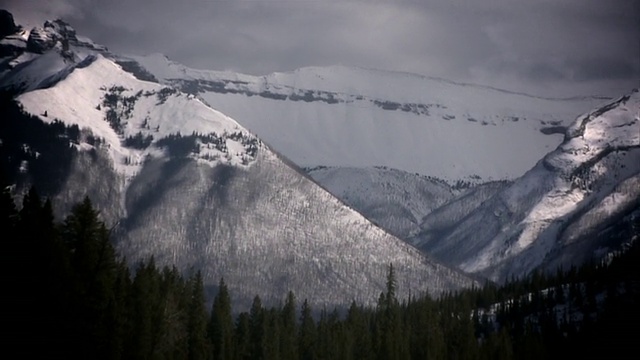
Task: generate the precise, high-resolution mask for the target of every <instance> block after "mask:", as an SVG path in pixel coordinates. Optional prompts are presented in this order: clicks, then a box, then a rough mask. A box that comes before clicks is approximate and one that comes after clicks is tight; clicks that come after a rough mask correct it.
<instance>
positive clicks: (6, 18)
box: [0, 9, 20, 39]
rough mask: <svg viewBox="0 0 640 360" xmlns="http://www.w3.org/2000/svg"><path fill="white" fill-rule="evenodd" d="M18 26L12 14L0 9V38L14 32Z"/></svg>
mask: <svg viewBox="0 0 640 360" xmlns="http://www.w3.org/2000/svg"><path fill="white" fill-rule="evenodd" d="M18 30H20V28H19V27H18V26H16V23H15V22H14V21H13V15H11V13H10V12H8V11H7V10H2V9H0V39H3V38H4V37H5V36H7V35H11V34H15V33H16V32H17V31H18Z"/></svg>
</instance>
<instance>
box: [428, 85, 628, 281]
mask: <svg viewBox="0 0 640 360" xmlns="http://www.w3.org/2000/svg"><path fill="white" fill-rule="evenodd" d="M639 208H640V94H639V93H638V92H637V91H634V92H633V93H631V94H630V95H627V96H624V97H622V98H620V99H619V100H617V101H614V102H612V103H610V104H608V105H606V106H603V107H601V108H599V109H597V110H595V111H592V112H590V113H587V114H586V115H583V116H580V117H579V118H578V119H577V120H576V121H575V122H574V123H573V124H572V125H571V126H570V127H569V128H568V129H567V131H566V134H565V139H564V141H563V143H562V144H561V145H560V146H559V147H558V148H557V149H556V150H555V151H553V152H551V153H550V154H548V155H547V156H546V157H545V158H544V159H543V160H541V161H540V162H539V163H538V164H537V165H536V166H535V167H534V168H533V169H532V170H530V171H529V172H527V173H526V174H525V175H524V176H522V177H521V178H519V179H517V180H516V181H515V182H514V183H513V184H512V185H511V186H509V187H508V188H506V189H505V190H503V191H501V192H499V193H498V194H496V195H495V196H493V197H492V198H490V199H489V200H487V201H485V202H484V203H482V204H481V205H480V206H479V207H478V208H477V209H476V210H474V211H473V212H472V213H471V214H469V215H468V216H467V217H465V218H464V219H462V221H460V222H458V223H457V224H455V228H454V229H453V230H452V231H451V232H449V233H448V234H447V235H446V236H443V237H441V238H439V239H438V240H437V241H435V242H431V243H430V245H429V246H428V249H429V251H430V252H431V253H432V254H433V255H434V256H435V257H437V258H439V259H441V260H443V261H446V262H448V263H450V264H453V265H455V266H459V267H460V268H462V269H463V270H466V271H469V272H477V273H482V274H485V275H488V276H490V277H491V278H493V279H495V280H504V279H506V278H507V277H508V276H510V275H516V276H523V275H526V274H527V273H528V272H530V271H531V270H533V269H535V268H537V267H540V266H542V267H547V268H550V269H553V266H558V265H564V266H567V265H568V264H571V263H580V262H582V261H585V260H588V259H589V258H590V257H591V256H593V255H602V254H603V253H607V252H608V251H610V250H612V249H615V247H616V246H619V245H620V244H619V242H618V243H616V242H612V241H611V240H610V239H608V238H607V237H606V236H602V232H603V231H606V230H607V229H608V228H610V227H611V226H622V225H621V224H625V223H630V222H632V221H635V220H634V219H637V217H638V216H639V215H640V214H639V211H638V209H639ZM628 240H629V239H620V241H628Z"/></svg>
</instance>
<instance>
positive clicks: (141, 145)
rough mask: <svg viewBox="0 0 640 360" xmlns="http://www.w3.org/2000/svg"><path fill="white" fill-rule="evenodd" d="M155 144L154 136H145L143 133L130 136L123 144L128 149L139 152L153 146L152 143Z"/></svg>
mask: <svg viewBox="0 0 640 360" xmlns="http://www.w3.org/2000/svg"><path fill="white" fill-rule="evenodd" d="M152 142H153V136H152V135H146V136H145V135H143V134H142V132H138V133H137V134H135V135H134V136H129V137H127V138H125V139H124V141H123V144H124V146H126V147H130V148H134V149H138V150H144V149H146V148H148V147H149V145H151V143H152Z"/></svg>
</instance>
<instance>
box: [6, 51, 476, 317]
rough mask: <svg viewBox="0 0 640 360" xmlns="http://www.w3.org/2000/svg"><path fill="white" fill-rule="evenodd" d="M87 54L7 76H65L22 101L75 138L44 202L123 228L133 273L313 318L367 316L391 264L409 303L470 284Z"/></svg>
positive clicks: (184, 104)
mask: <svg viewBox="0 0 640 360" xmlns="http://www.w3.org/2000/svg"><path fill="white" fill-rule="evenodd" d="M89 52H90V54H89V55H88V56H87V57H85V58H84V59H81V60H79V61H76V60H75V59H67V61H62V62H60V61H59V59H60V57H63V58H64V54H62V53H61V52H59V51H57V50H56V49H49V50H47V51H45V52H44V54H41V55H37V54H36V55H33V59H32V61H28V62H24V63H22V64H20V65H18V66H16V67H15V68H13V69H12V70H9V73H11V74H13V73H14V71H15V70H16V68H18V67H19V69H18V70H19V71H20V72H21V73H22V74H29V75H33V76H34V77H33V79H38V78H39V77H38V72H39V70H40V69H41V67H40V66H39V65H37V64H41V65H46V63H47V62H50V63H49V65H50V66H49V67H48V69H57V73H56V72H53V71H52V72H53V73H52V74H48V75H47V76H46V77H47V78H49V79H55V82H54V81H52V82H51V83H49V84H48V86H47V87H46V88H39V89H38V88H37V86H36V87H32V86H31V85H32V84H30V83H27V84H26V85H27V86H26V87H23V88H21V89H22V91H23V93H22V94H21V95H19V96H18V97H17V98H16V100H17V101H18V102H19V104H21V105H22V106H23V109H24V111H26V112H27V113H30V114H33V115H35V116H38V117H39V118H40V119H41V120H42V121H44V122H54V121H55V120H59V121H62V122H63V123H64V124H67V125H78V126H79V128H80V132H81V134H80V137H79V139H78V141H77V142H75V141H71V142H70V146H75V149H77V152H76V153H75V155H73V156H72V157H71V158H70V159H60V160H61V161H68V162H70V163H71V164H70V165H69V166H68V168H69V169H70V171H69V174H67V176H66V178H65V179H64V181H63V182H62V185H61V188H60V189H59V191H58V192H57V193H53V194H48V195H50V196H52V197H53V198H54V203H60V202H64V203H66V204H71V203H74V202H77V201H80V200H81V199H82V197H83V196H84V195H85V193H86V192H89V193H88V195H89V196H91V197H92V198H93V199H95V200H94V202H95V204H96V206H97V207H98V208H99V209H100V210H105V212H103V214H105V213H106V214H107V215H108V216H109V218H108V221H109V224H117V226H116V227H115V228H114V235H115V240H116V243H117V246H118V249H119V251H120V252H121V253H122V254H123V255H124V256H126V257H127V259H128V260H129V261H131V262H135V261H136V260H138V259H143V258H148V257H149V256H152V255H153V256H154V257H155V259H156V262H157V263H159V264H161V265H164V264H167V265H175V266H177V267H178V269H180V270H183V271H185V272H187V271H190V270H191V269H194V268H199V269H202V270H203V273H204V276H205V283H206V285H207V287H208V288H209V289H213V288H214V287H215V284H217V283H218V281H219V279H220V277H224V278H225V281H226V282H227V283H228V284H229V286H230V290H231V292H232V295H233V296H234V298H235V299H237V303H238V304H241V306H242V305H244V306H248V305H249V303H250V301H251V299H252V298H253V296H254V295H256V294H259V295H260V296H261V297H262V298H263V300H264V301H265V302H266V303H272V304H273V303H276V302H279V301H281V300H282V297H283V296H284V295H285V294H286V292H287V291H288V290H293V291H294V292H295V293H296V296H297V297H298V298H301V299H304V298H309V299H314V301H317V302H318V304H317V305H321V304H325V305H328V306H334V305H343V304H348V303H349V302H350V301H352V300H354V299H355V300H357V301H359V302H363V303H370V302H373V301H375V300H376V299H377V296H378V295H379V293H380V292H381V291H382V290H383V289H384V286H385V274H386V271H387V268H388V265H389V264H391V263H392V264H393V265H394V268H395V269H396V274H397V280H398V291H399V295H401V296H406V295H408V294H409V293H412V294H416V293H422V292H427V291H428V292H431V293H433V294H438V293H440V292H441V291H445V290H452V289H458V288H460V287H465V286H470V285H472V284H473V283H474V281H473V280H471V279H470V278H468V277H467V276H465V275H463V274H462V273H460V272H458V271H454V270H451V269H449V268H447V267H445V266H443V265H440V264H439V263H437V262H435V261H433V260H432V259H430V258H429V257H427V256H425V255H423V254H422V253H420V252H419V251H418V250H417V249H415V248H413V247H411V246H409V245H407V244H406V243H404V242H403V241H401V240H399V239H398V238H395V237H393V236H391V235H389V234H388V233H387V232H385V231H383V230H382V229H380V228H379V227H377V226H375V225H373V224H372V223H371V222H369V221H368V220H366V219H365V218H364V217H363V216H362V215H360V214H359V213H357V212H356V211H354V210H352V209H350V208H349V207H347V206H345V205H344V204H343V203H342V202H341V201H339V200H338V199H336V198H335V197H333V196H332V195H331V194H329V193H328V192H327V191H325V190H324V189H322V188H321V187H319V186H317V185H316V184H315V183H314V182H313V181H311V180H310V179H308V178H307V177H305V176H303V175H301V174H300V173H299V172H298V170H297V169H294V168H292V167H290V166H289V165H287V163H285V162H284V161H282V160H281V159H280V157H279V156H277V155H276V154H275V153H273V152H272V151H271V150H270V149H269V148H268V147H267V146H265V145H264V144H263V143H262V142H261V141H260V140H259V139H258V138H257V137H255V136H254V135H252V134H251V133H250V132H249V131H247V130H246V129H244V128H243V127H242V126H240V125H239V124H238V123H237V122H235V121H234V120H232V119H231V118H229V117H227V116H225V115H223V114H222V113H220V112H218V111H216V110H213V109H212V108H210V107H209V106H207V105H206V104H205V103H203V102H202V101H200V100H199V99H198V98H196V97H194V96H192V95H188V94H185V93H182V92H180V91H178V90H177V89H175V88H172V87H170V86H166V85H160V84H157V83H153V82H148V81H142V80H139V79H138V78H136V77H135V76H133V75H132V74H130V73H128V72H126V71H124V70H123V68H122V67H121V66H120V65H118V64H117V63H116V62H114V59H111V58H107V57H104V56H102V55H100V53H99V52H94V51H89ZM26 53H29V52H28V51H27V52H25V53H23V54H21V55H18V56H24V54H26ZM76 55H77V54H76ZM6 74H7V73H5V75H6ZM10 78H11V77H0V85H6V83H5V82H4V80H7V79H10ZM16 126H19V124H16ZM24 148H25V149H28V148H29V144H24ZM28 165H29V164H25V166H24V171H29V166H28ZM234 303H236V301H234Z"/></svg>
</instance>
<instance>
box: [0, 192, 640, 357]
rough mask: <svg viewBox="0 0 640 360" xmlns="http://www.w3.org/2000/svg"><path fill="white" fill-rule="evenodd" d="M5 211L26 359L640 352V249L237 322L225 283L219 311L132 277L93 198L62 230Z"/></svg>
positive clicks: (177, 287)
mask: <svg viewBox="0 0 640 360" xmlns="http://www.w3.org/2000/svg"><path fill="white" fill-rule="evenodd" d="M0 211H1V214H0V229H1V231H2V234H3V239H4V240H3V242H4V249H3V251H2V259H1V260H0V263H1V264H2V266H3V267H4V268H3V269H2V274H3V276H2V281H3V284H2V288H3V295H2V296H1V299H2V304H0V308H1V309H2V325H1V326H2V334H1V335H0V337H1V338H2V341H3V342H5V343H6V346H4V348H5V351H6V352H7V353H14V354H15V353H17V354H21V357H25V358H48V359H52V358H64V359H75V358H82V359H303V360H310V359H512V358H515V359H528V358H531V359H540V358H563V359H564V358H567V357H568V356H570V357H572V358H573V357H587V358H593V357H596V358H599V357H606V358H614V357H617V356H620V357H622V356H623V355H624V354H625V353H626V351H628V350H636V353H637V350H638V347H639V345H638V344H637V339H639V338H640V337H639V335H640V325H639V324H640V321H639V320H640V315H639V314H640V311H639V310H638V307H637V304H638V299H639V294H640V279H639V276H640V269H639V267H640V262H639V261H638V255H639V250H638V246H637V245H634V246H631V247H630V248H629V249H628V250H627V251H625V252H624V253H621V254H619V255H618V256H616V257H614V258H613V259H611V260H610V261H608V262H606V263H592V264H587V265H585V266H582V267H580V268H575V267H573V268H571V269H568V270H567V271H563V270H558V272H557V273H555V274H545V273H540V272H537V273H534V274H532V275H531V276H529V277H527V278H526V279H522V280H516V279H514V280H512V281H510V282H509V283H507V284H505V285H503V286H497V285H495V284H492V283H489V282H487V283H486V284H485V285H484V286H482V287H477V288H472V289H467V290H463V291H459V292H451V293H445V294H442V295H441V296H439V297H437V298H432V297H429V296H421V297H419V298H417V297H414V298H409V299H403V300H400V299H398V298H397V296H396V280H395V274H394V269H393V266H392V265H391V264H390V266H389V270H388V274H387V282H386V289H385V291H383V292H382V293H381V294H380V296H379V298H378V300H377V305H376V306H373V307H365V306H362V305H360V304H357V303H356V302H353V303H351V304H350V305H346V306H345V308H346V309H347V310H346V311H339V310H338V309H326V308H323V309H314V308H312V306H311V305H310V304H313V303H314V301H313V300H314V299H304V300H302V301H299V299H296V297H295V294H294V293H293V292H289V293H288V294H287V295H286V298H284V299H283V303H282V304H281V305H279V306H272V307H266V306H263V304H262V302H261V299H260V297H259V296H258V295H256V297H255V298H254V300H253V303H252V306H251V308H250V310H249V311H247V312H241V313H235V312H234V305H233V300H232V294H230V293H229V290H228V288H227V285H226V284H225V282H224V279H220V282H219V285H218V291H217V294H216V295H215V297H214V298H213V300H212V301H207V299H206V298H205V291H204V287H203V279H202V274H201V273H200V272H199V271H198V269H193V270H192V271H190V272H188V273H186V274H185V273H181V272H180V271H178V270H177V269H176V268H175V267H159V266H157V265H156V264H155V262H154V260H153V258H151V259H148V260H146V261H144V262H140V263H138V264H137V265H134V266H131V264H129V263H128V262H127V260H126V259H124V258H122V257H121V256H119V255H118V254H117V253H116V251H115V250H114V247H113V245H112V242H111V239H110V230H109V229H108V228H107V226H106V225H105V224H104V223H103V222H102V221H101V220H100V218H99V213H98V211H97V210H96V209H95V208H94V207H93V205H92V203H91V201H90V200H89V198H85V199H84V201H82V202H81V203H79V204H77V205H76V206H75V207H74V208H73V210H72V211H71V213H70V214H69V215H68V216H66V218H64V220H63V221H60V222H56V221H55V219H54V215H53V210H52V204H51V201H49V200H43V199H42V198H41V197H40V196H39V195H38V193H37V191H36V190H35V189H33V188H32V189H31V190H30V191H29V192H28V193H27V194H26V195H24V197H23V199H22V204H21V207H20V209H18V207H16V205H15V204H14V201H13V198H12V196H11V192H10V191H9V188H4V190H3V192H2V199H1V204H0ZM637 235H638V234H637V231H636V234H635V236H637ZM283 295H284V294H283ZM208 304H210V305H208ZM632 353H633V352H632Z"/></svg>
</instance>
